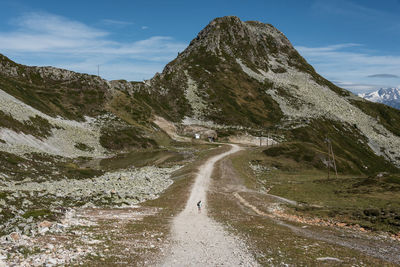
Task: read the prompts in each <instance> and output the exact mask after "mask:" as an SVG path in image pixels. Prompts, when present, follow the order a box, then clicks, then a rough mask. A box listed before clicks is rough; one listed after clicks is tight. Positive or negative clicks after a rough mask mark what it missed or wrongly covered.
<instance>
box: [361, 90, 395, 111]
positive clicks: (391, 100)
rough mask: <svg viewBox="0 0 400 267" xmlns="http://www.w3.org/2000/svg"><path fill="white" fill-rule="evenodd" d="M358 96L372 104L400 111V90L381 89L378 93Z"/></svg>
mask: <svg viewBox="0 0 400 267" xmlns="http://www.w3.org/2000/svg"><path fill="white" fill-rule="evenodd" d="M358 96H360V97H362V98H364V99H367V100H369V101H372V102H378V103H383V104H385V105H388V106H391V107H394V108H397V109H400V89H399V88H381V89H379V90H377V91H374V92H371V93H365V94H359V95H358Z"/></svg>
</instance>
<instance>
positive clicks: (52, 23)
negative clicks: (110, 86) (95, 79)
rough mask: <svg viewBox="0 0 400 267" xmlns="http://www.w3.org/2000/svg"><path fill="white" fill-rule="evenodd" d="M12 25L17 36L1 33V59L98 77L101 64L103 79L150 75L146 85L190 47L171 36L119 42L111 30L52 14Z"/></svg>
mask: <svg viewBox="0 0 400 267" xmlns="http://www.w3.org/2000/svg"><path fill="white" fill-rule="evenodd" d="M103 22H104V20H103ZM106 22H108V23H114V24H115V23H123V22H119V21H112V20H106ZM12 23H13V25H14V26H15V27H16V29H15V30H13V31H9V32H0V53H4V54H5V55H7V56H11V57H12V59H15V60H17V59H18V61H19V63H23V64H33V65H53V66H56V67H65V68H69V69H72V70H75V71H80V72H85V73H92V74H95V73H96V66H97V64H101V65H102V66H103V70H104V71H103V72H102V74H103V75H104V76H103V75H102V76H103V77H105V78H107V79H127V80H130V79H133V78H132V77H133V76H135V75H134V74H135V73H136V72H137V73H139V74H140V75H139V76H143V75H145V77H140V79H142V78H146V79H147V78H150V77H151V76H152V75H153V74H154V73H155V72H157V71H161V70H162V67H163V66H164V65H165V64H166V63H168V61H170V60H172V59H173V58H174V57H176V55H177V53H178V52H179V51H182V50H183V49H184V48H185V47H186V44H185V43H182V42H178V41H176V40H174V39H173V38H171V37H166V36H153V37H150V38H147V39H144V40H137V41H134V42H123V41H114V40H112V39H111V35H110V34H109V32H107V31H105V30H102V29H98V28H94V27H91V26H88V25H86V24H84V23H81V22H77V21H73V20H70V19H68V18H65V17H61V16H56V15H52V14H47V13H29V14H25V15H23V16H21V17H19V18H18V19H15V20H13V22H12ZM21 60H22V61H21ZM49 63H50V64H49ZM92 64H93V65H92ZM107 66H108V67H107ZM126 68H129V70H128V69H126ZM141 68H143V71H141ZM107 70H108V71H107ZM118 70H120V71H121V72H118ZM127 74H129V76H125V75H127Z"/></svg>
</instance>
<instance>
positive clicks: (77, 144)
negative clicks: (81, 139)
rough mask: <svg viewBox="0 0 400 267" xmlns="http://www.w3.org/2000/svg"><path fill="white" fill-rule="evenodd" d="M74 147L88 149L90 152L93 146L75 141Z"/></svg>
mask: <svg viewBox="0 0 400 267" xmlns="http://www.w3.org/2000/svg"><path fill="white" fill-rule="evenodd" d="M75 147H76V148H77V149H79V150H82V151H88V152H91V151H93V150H94V148H93V147H91V146H88V145H86V144H83V143H76V144H75Z"/></svg>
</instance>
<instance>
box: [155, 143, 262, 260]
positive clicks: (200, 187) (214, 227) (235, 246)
mask: <svg viewBox="0 0 400 267" xmlns="http://www.w3.org/2000/svg"><path fill="white" fill-rule="evenodd" d="M239 150H240V148H239V147H238V146H236V145H232V149H231V150H230V151H228V152H225V153H223V154H220V155H218V156H215V157H213V158H211V159H209V160H208V161H207V162H206V163H205V164H204V165H203V166H201V167H200V172H199V173H198V175H197V177H196V181H195V184H194V185H193V188H192V191H191V194H190V197H189V200H188V202H187V203H186V207H185V209H184V210H183V211H182V212H181V213H180V214H179V215H178V216H177V217H176V218H175V219H174V221H173V225H172V239H173V243H172V244H173V245H172V247H171V249H170V251H169V252H168V253H169V254H168V256H167V257H166V258H165V259H164V261H163V263H161V266H257V265H258V264H257V262H256V261H255V260H254V258H253V256H252V255H251V254H250V253H249V251H248V250H247V248H246V245H245V244H244V243H243V242H242V241H241V240H239V239H238V238H237V237H235V236H232V235H231V234H229V233H227V232H226V231H225V230H224V229H223V227H222V226H221V225H220V224H218V223H217V222H215V221H214V220H212V219H211V218H209V217H208V216H207V205H205V206H203V208H202V211H201V213H199V212H198V211H197V207H196V203H197V202H198V201H199V200H201V201H202V202H206V194H207V190H208V186H209V184H210V177H211V174H212V171H213V168H214V164H215V163H216V162H217V161H218V160H220V159H222V158H223V157H226V156H228V155H229V154H232V153H235V152H237V151H239Z"/></svg>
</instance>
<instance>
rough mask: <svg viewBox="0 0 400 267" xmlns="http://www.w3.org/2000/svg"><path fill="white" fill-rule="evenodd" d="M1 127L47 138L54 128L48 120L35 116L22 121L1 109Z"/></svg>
mask: <svg viewBox="0 0 400 267" xmlns="http://www.w3.org/2000/svg"><path fill="white" fill-rule="evenodd" d="M0 127H4V128H8V129H11V130H13V131H15V132H23V133H25V134H30V135H33V136H36V137H39V138H46V137H48V136H50V135H51V130H52V128H54V126H53V125H51V124H50V123H49V121H48V120H46V119H44V118H42V117H39V116H37V115H36V116H35V117H30V118H29V120H27V121H24V122H20V121H18V120H16V119H14V118H13V117H12V116H11V115H10V114H7V113H4V112H3V111H1V110H0Z"/></svg>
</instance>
